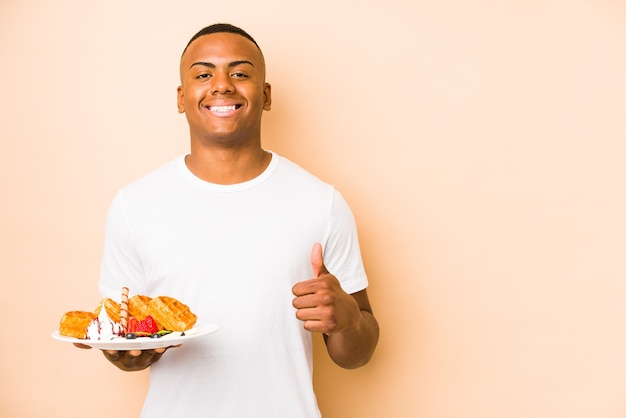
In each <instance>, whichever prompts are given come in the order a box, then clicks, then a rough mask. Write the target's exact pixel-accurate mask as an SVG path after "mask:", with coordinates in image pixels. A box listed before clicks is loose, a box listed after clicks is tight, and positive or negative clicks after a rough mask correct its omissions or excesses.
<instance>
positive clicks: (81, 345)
mask: <svg viewBox="0 0 626 418" xmlns="http://www.w3.org/2000/svg"><path fill="white" fill-rule="evenodd" d="M74 347H78V348H83V349H86V350H88V349H90V348H91V346H89V345H85V344H81V343H74Z"/></svg>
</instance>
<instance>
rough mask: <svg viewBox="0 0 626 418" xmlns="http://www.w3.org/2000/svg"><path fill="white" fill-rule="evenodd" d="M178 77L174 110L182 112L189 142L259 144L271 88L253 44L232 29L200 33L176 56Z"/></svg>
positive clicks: (268, 106) (262, 63)
mask: <svg viewBox="0 0 626 418" xmlns="http://www.w3.org/2000/svg"><path fill="white" fill-rule="evenodd" d="M180 79H181V86H180V87H178V111H179V112H180V113H185V114H186V116H187V121H188V123H189V129H190V133H191V140H192V144H193V143H197V144H207V145H208V144H219V145H222V146H224V145H225V146H234V145H250V144H259V145H260V138H261V115H262V113H263V110H269V109H270V105H271V94H270V93H271V87H270V85H269V84H268V83H266V82H265V62H264V60H263V55H262V54H261V51H260V50H259V49H258V47H257V46H256V45H254V43H252V42H250V41H249V40H248V39H246V38H244V37H243V36H241V35H237V34H233V33H213V34H210V35H204V36H201V37H199V38H197V39H196V40H195V41H193V42H192V43H191V45H189V47H188V48H187V50H186V51H185V53H184V54H183V57H182V58H181V63H180Z"/></svg>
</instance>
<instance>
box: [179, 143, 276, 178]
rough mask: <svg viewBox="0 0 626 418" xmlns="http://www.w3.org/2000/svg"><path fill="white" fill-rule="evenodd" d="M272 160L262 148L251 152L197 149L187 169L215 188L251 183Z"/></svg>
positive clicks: (194, 150)
mask: <svg viewBox="0 0 626 418" xmlns="http://www.w3.org/2000/svg"><path fill="white" fill-rule="evenodd" d="M271 159H272V156H271V154H270V153H269V152H267V151H265V150H263V149H262V148H261V147H260V146H258V147H254V148H251V149H240V148H237V149H228V148H226V149H225V148H219V149H206V148H200V149H194V147H192V149H191V153H190V154H189V155H187V156H186V157H185V163H186V164H187V168H188V169H189V170H190V171H191V172H192V173H193V174H194V175H195V176H196V177H198V178H200V179H202V180H204V181H207V182H210V183H215V184H237V183H243V182H245V181H248V180H252V179H253V178H255V177H257V176H258V175H259V174H261V173H262V172H263V171H264V170H265V169H266V168H267V166H268V165H269V163H270V161H271Z"/></svg>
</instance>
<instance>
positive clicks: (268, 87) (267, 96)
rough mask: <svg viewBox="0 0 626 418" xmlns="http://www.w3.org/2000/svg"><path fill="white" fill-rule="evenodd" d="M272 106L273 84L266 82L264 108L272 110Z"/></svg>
mask: <svg viewBox="0 0 626 418" xmlns="http://www.w3.org/2000/svg"><path fill="white" fill-rule="evenodd" d="M271 108H272V86H271V84H270V83H265V85H264V86H263V110H270V109H271Z"/></svg>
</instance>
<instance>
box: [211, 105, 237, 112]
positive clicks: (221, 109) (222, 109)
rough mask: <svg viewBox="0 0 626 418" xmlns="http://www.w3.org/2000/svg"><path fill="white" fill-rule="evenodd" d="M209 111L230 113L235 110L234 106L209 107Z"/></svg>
mask: <svg viewBox="0 0 626 418" xmlns="http://www.w3.org/2000/svg"><path fill="white" fill-rule="evenodd" d="M209 110H211V111H212V112H230V111H232V110H235V105H232V106H209Z"/></svg>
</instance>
